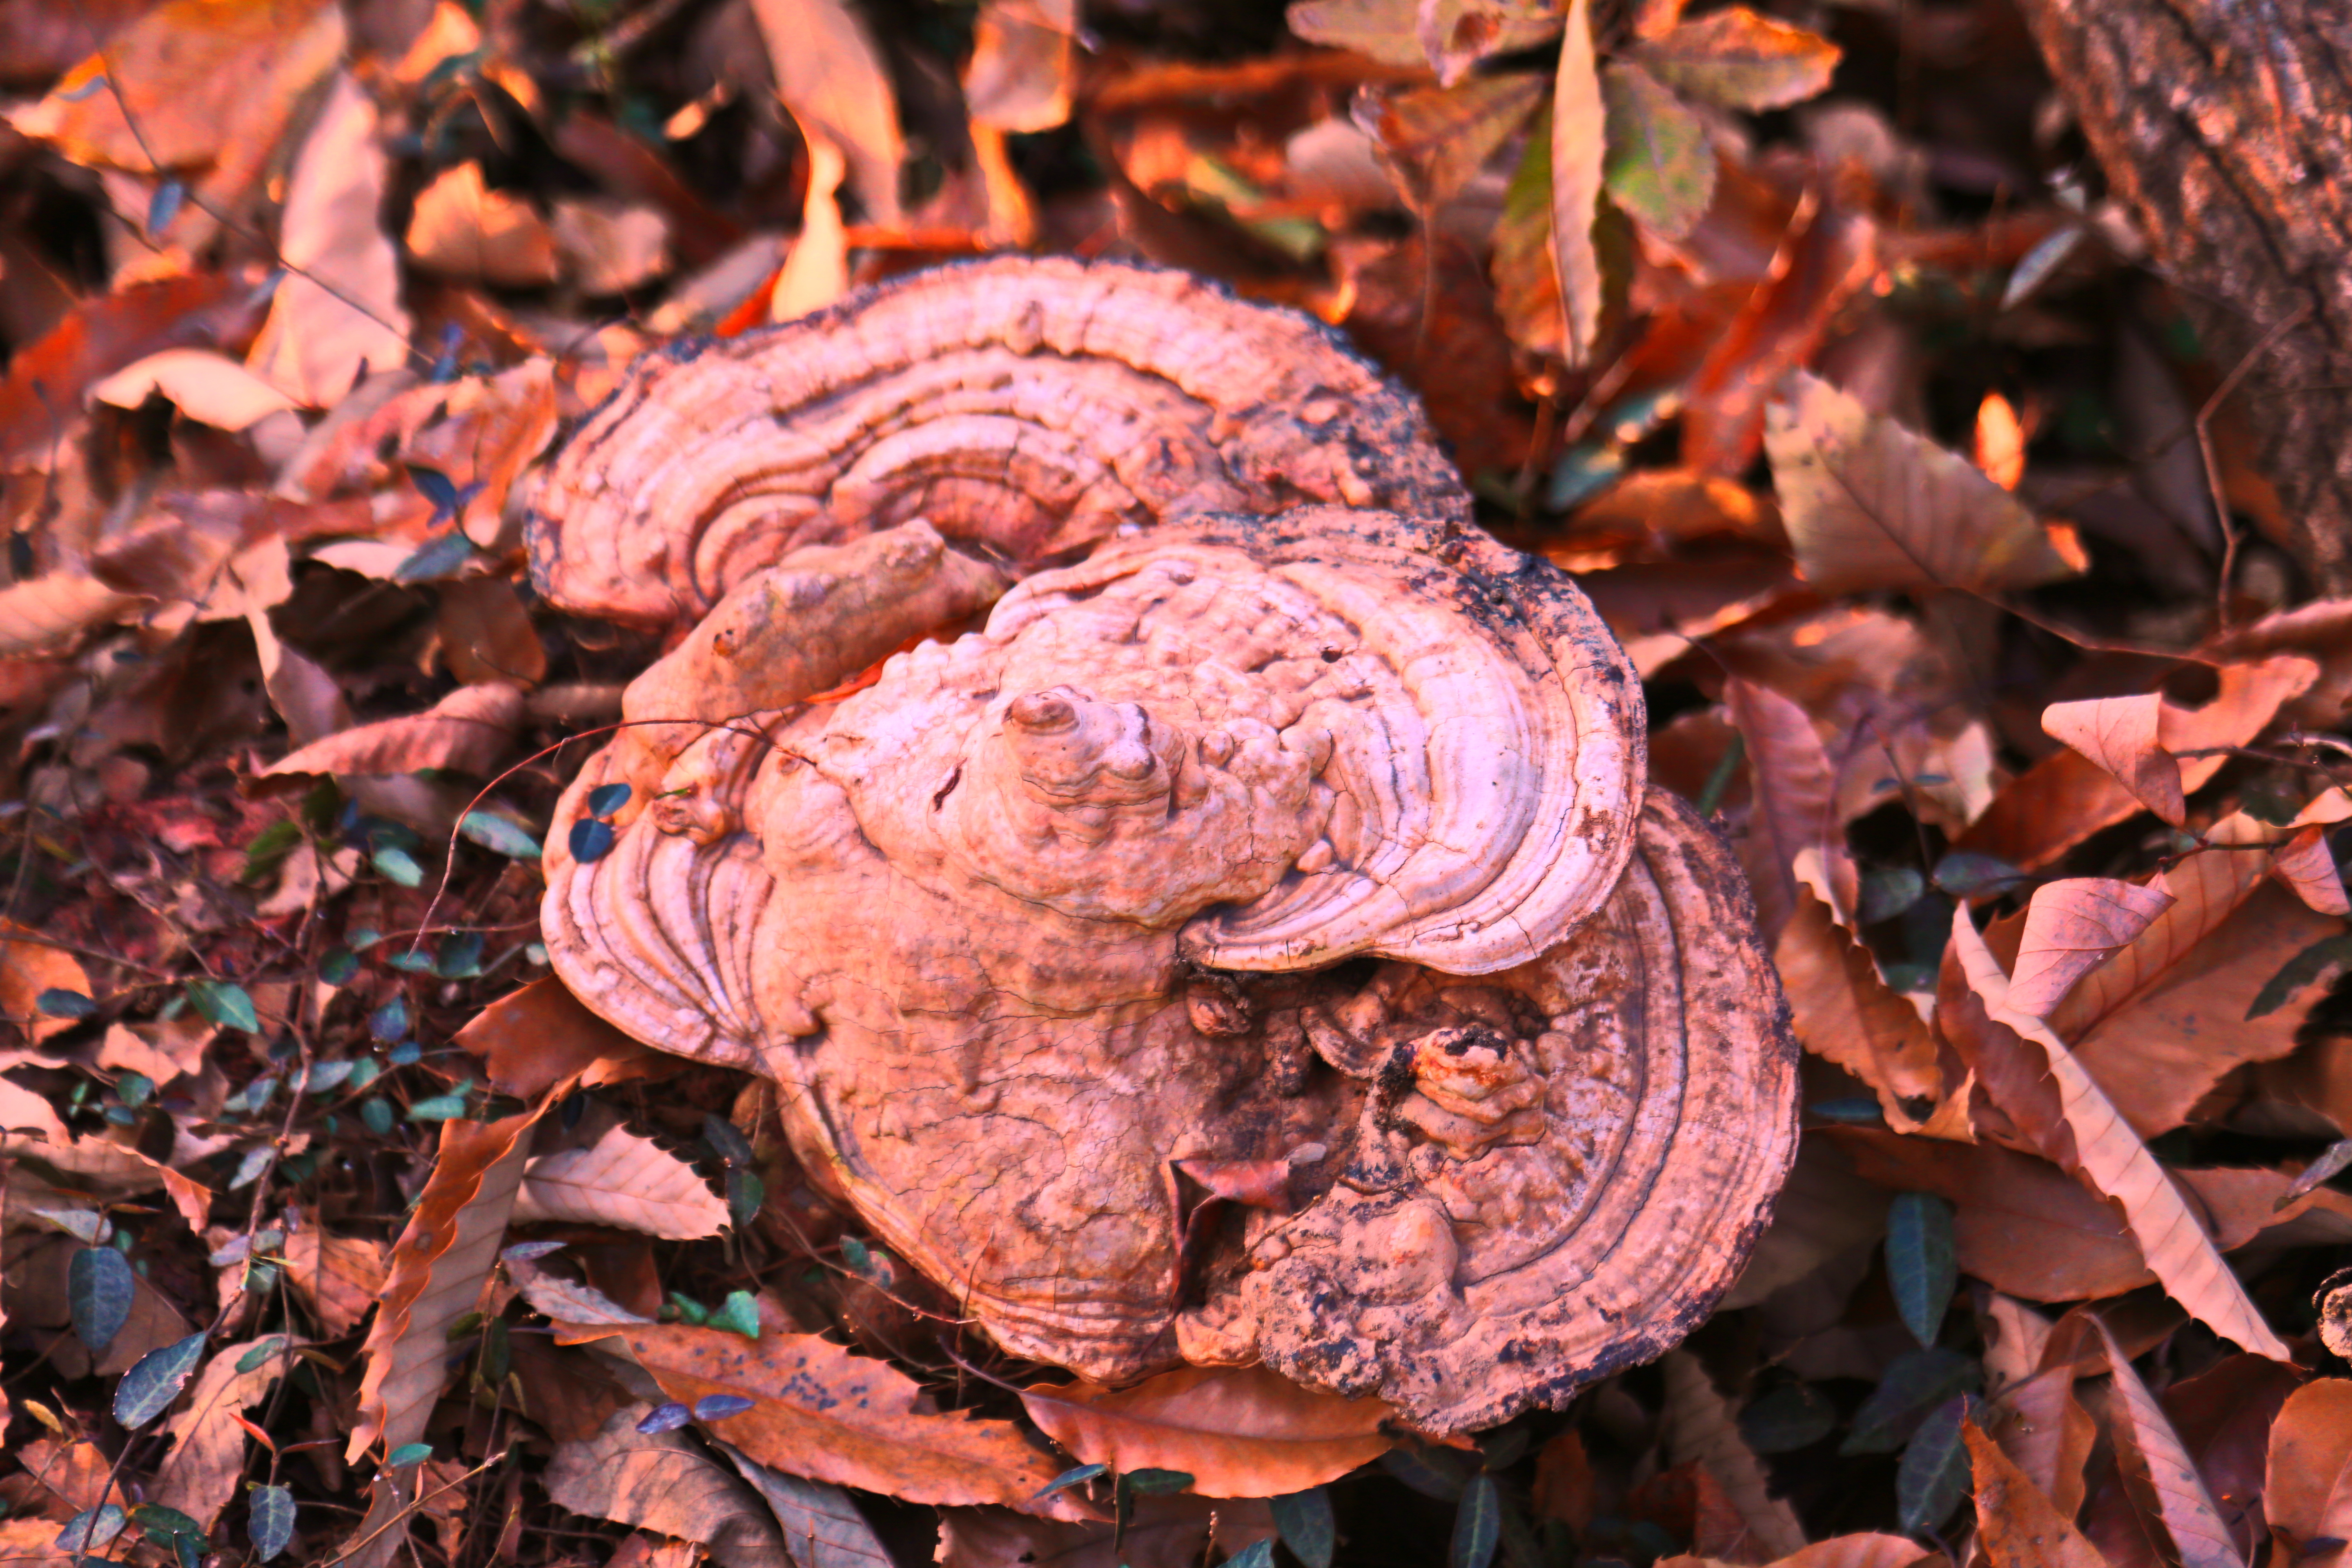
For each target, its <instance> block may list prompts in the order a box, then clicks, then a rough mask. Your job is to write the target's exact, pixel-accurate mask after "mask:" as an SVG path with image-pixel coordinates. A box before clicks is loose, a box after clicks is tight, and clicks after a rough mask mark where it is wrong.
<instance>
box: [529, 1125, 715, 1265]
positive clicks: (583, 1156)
mask: <svg viewBox="0 0 2352 1568" xmlns="http://www.w3.org/2000/svg"><path fill="white" fill-rule="evenodd" d="M515 1217H516V1218H517V1219H519V1220H525V1221H530V1220H563V1221H570V1222H572V1223H573V1224H577V1225H610V1226H619V1227H620V1228H621V1229H624V1230H636V1231H643V1232H644V1233H645V1234H646V1235H647V1236H659V1237H668V1238H670V1239H672V1240H681V1241H682V1240H688V1239H690V1238H692V1237H701V1236H716V1235H718V1234H719V1231H720V1230H722V1229H724V1228H725V1227H726V1225H727V1205H726V1202H725V1200H723V1199H721V1198H720V1197H719V1194H716V1193H714V1192H712V1191H711V1190H710V1185H709V1183H707V1182H705V1181H704V1180H703V1179H702V1177H701V1176H700V1175H699V1174H698V1173H696V1171H695V1169H694V1167H693V1166H691V1165H689V1164H688V1163H686V1162H685V1161H683V1160H681V1159H679V1158H678V1157H677V1155H675V1154H673V1153H670V1152H668V1151H667V1150H666V1149H664V1148H662V1147H661V1145H659V1144H658V1143H656V1142H654V1141H653V1140H652V1139H650V1138H642V1137H639V1136H638V1135H637V1134H636V1133H634V1132H632V1131H629V1130H628V1129H627V1128H625V1127H622V1126H619V1125H617V1124H616V1125H614V1126H612V1127H609V1128H607V1129H605V1131H604V1135H603V1136H601V1137H599V1138H598V1139H597V1140H596V1141H595V1142H593V1143H592V1144H589V1145H587V1146H586V1147H584V1148H576V1149H565V1150H562V1151H559V1152H556V1153H552V1154H541V1155H540V1156H539V1157H538V1158H536V1159H534V1160H532V1161H531V1162H530V1163H529V1164H528V1165H525V1166H524V1167H523V1173H522V1191H521V1192H520V1194H517V1197H516V1200H515Z"/></svg>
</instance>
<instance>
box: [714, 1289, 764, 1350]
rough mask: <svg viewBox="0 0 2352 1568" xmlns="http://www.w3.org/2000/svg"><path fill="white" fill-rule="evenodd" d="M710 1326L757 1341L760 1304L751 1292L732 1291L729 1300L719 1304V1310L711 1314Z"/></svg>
mask: <svg viewBox="0 0 2352 1568" xmlns="http://www.w3.org/2000/svg"><path fill="white" fill-rule="evenodd" d="M710 1326H711V1327H712V1328H714V1329H725V1330H727V1331H729V1332H730V1333H737V1334H740V1335H742V1336H743V1337H744V1338H745V1339H747V1340H756V1339H758V1338H759V1337H760V1303H759V1302H758V1301H757V1300H753V1299H752V1296H751V1292H750V1291H749V1290H730V1291H728V1292H727V1300H724V1301H721V1302H720V1303H719V1310H717V1311H715V1312H713V1313H711V1314H710Z"/></svg>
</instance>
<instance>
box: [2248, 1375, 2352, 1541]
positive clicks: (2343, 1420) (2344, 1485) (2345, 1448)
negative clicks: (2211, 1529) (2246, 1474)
mask: <svg viewBox="0 0 2352 1568" xmlns="http://www.w3.org/2000/svg"><path fill="white" fill-rule="evenodd" d="M2263 1510H2264V1511H2265V1512H2266V1513H2267V1514H2268V1515H2269V1516H2270V1523H2271V1531H2272V1534H2273V1537H2275V1539H2276V1541H2277V1542H2278V1545H2277V1556H2276V1558H2275V1559H2274V1560H2275V1561H2279V1562H2294V1563H2308V1564H2311V1565H2312V1568H2336V1564H2340V1563H2342V1562H2343V1561H2344V1559H2345V1557H2346V1555H2347V1552H2346V1549H2345V1547H2344V1546H2343V1544H2342V1542H2346V1541H2352V1380H2347V1379H2345V1378H2340V1377H2327V1378H2321V1379H2318V1380H2317V1381H2315V1382H2313V1383H2308V1384H2305V1385H2304V1386H2303V1387H2301V1388H2298V1389H2296V1390H2295V1391H2294V1394H2290V1395H2289V1396H2288V1397H2287V1401H2286V1404H2285V1405H2284V1407H2282V1408H2281V1409H2280V1411H2279V1417H2278V1421H2277V1423H2276V1424H2275V1425H2273V1426H2272V1427H2271V1443H2270V1458H2269V1463H2268V1465H2267V1466H2266V1467H2265V1468H2264V1471H2263ZM2321 1542H2336V1544H2335V1545H2333V1546H2325V1545H2321V1544H2320V1543H2321Z"/></svg>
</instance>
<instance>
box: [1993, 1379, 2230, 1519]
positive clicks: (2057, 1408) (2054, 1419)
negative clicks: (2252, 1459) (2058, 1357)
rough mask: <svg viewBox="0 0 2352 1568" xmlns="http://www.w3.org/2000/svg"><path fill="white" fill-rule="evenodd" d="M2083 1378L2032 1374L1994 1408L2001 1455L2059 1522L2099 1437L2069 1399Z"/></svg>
mask: <svg viewBox="0 0 2352 1568" xmlns="http://www.w3.org/2000/svg"><path fill="white" fill-rule="evenodd" d="M2253 1359H2256V1360H2260V1359H2261V1358H2259V1357H2256V1358H2253ZM2263 1364H2264V1365H2265V1366H2270V1365H2275V1364H2276V1363H2271V1362H2264V1363H2263ZM2082 1375H2083V1373H2082V1371H2081V1369H2080V1368H2079V1367H2077V1366H2076V1365H2075V1364H2074V1363H2073V1362H2071V1361H2070V1362H2068V1363H2066V1364H2064V1365H2063V1366H2053V1367H2051V1368H2048V1369H2047V1370H2045V1371H2042V1372H2037V1373H2033V1374H2032V1376H2030V1377H2026V1378H2022V1379H2021V1380H2019V1381H2018V1382H2017V1383H2015V1384H2011V1386H2010V1387H2008V1388H2005V1389H2003V1390H2002V1391H2001V1393H2000V1398H1999V1399H1998V1401H1997V1402H1996V1404H1995V1407H1994V1410H1995V1414H1996V1415H1998V1416H1999V1417H2000V1420H1999V1422H1998V1423H1997V1424H1993V1425H1992V1430H1993V1432H1994V1433H1995V1435H1996V1436H1997V1439H1998V1441H1999V1442H2000V1447H2001V1452H2003V1453H2004V1454H2007V1455H2008V1456H2009V1457H2010V1458H2011V1460H2012V1461H2014V1462H2015V1464H2016V1465H2017V1468H2019V1469H2020V1470H2021V1471H2023V1472H2024V1474H2025V1476H2026V1478H2027V1479H2030V1480H2032V1483H2033V1484H2034V1486H2035V1487H2037V1488H2039V1489H2041V1491H2042V1494H2043V1495H2044V1496H2046V1497H2047V1498H2048V1499H2049V1500H2050V1501H2051V1502H2052V1503H2053V1504H2054V1505H2055V1506H2056V1508H2057V1510H2058V1512H2059V1515H2060V1517H2061V1518H2064V1519H2073V1518H2074V1516H2075V1515H2076V1514H2077V1513H2078V1512H2080V1511H2081V1510H2082V1507H2083V1495H2084V1483H2083V1467H2084V1464H2085V1463H2086V1462H2088V1460H2089V1459H2090V1457H2091V1448H2092V1447H2093V1445H2094V1444H2095V1443H2096V1442H2097V1441H2098V1436H2099V1424H2098V1423H2097V1422H2096V1421H2094V1420H2093V1419H2092V1418H2091V1413H2090V1412H2089V1411H2087V1410H2085V1409H2084V1408H2083V1403H2082V1401H2081V1400H2079V1399H2076V1398H2075V1397H2074V1382H2075V1380H2076V1379H2077V1378H2079V1377H2081V1376H2082Z"/></svg>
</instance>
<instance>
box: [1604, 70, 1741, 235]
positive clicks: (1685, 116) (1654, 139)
mask: <svg viewBox="0 0 2352 1568" xmlns="http://www.w3.org/2000/svg"><path fill="white" fill-rule="evenodd" d="M1601 102H1602V103H1603V104H1604V105H1605V106H1606V110H1607V117H1608V118H1607V129H1606V130H1605V131H1603V132H1602V140H1603V144H1604V146H1605V148H1606V151H1605V152H1604V153H1603V154H1602V157H1601V183H1602V184H1603V185H1604V186H1605V187H1606V188H1607V190H1608V192H1609V196H1610V199H1611V200H1612V201H1614V202H1615V203H1616V204H1617V205H1619V206H1621V207H1622V208H1623V209H1624V210H1625V211H1627V212H1629V213H1632V214H1633V216H1635V217H1637V218H1639V219H1641V220H1642V222H1643V225H1644V226H1646V227H1648V228H1649V229H1650V230H1651V231H1652V232H1653V233H1654V234H1656V235H1657V236H1658V237H1661V238H1664V239H1680V238H1681V237H1683V236H1685V235H1686V234H1688V233H1689V232H1690V231H1691V229H1692V228H1693V227H1694V226H1696V225H1697V223H1698V220H1699V219H1700V218H1701V217H1703V216H1706V207H1707V203H1708V202H1709V201H1710V200H1711V199H1713V197H1714V195H1715V144H1714V143H1713V142H1710V141H1709V140H1708V139H1707V134H1706V126H1705V125H1704V124H1702V123H1700V121H1699V118H1698V116H1697V115H1696V114H1693V113H1692V112H1691V111H1690V110H1687V109H1685V108H1684V107H1683V104H1682V100H1680V99H1678V98H1676V97H1675V95H1674V94H1673V93H1672V92H1670V91H1668V90H1667V89H1666V88H1665V86H1664V84H1663V83H1661V82H1660V81H1659V80H1658V79H1657V78H1655V77H1654V76H1652V75H1651V74H1650V73H1649V72H1648V71H1645V70H1643V68H1641V67H1640V66H1637V65H1633V64H1631V63H1629V62H1626V61H1622V60H1612V61H1611V62H1610V63H1609V64H1608V65H1607V66H1606V67H1604V68H1602V70H1601Z"/></svg>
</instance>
